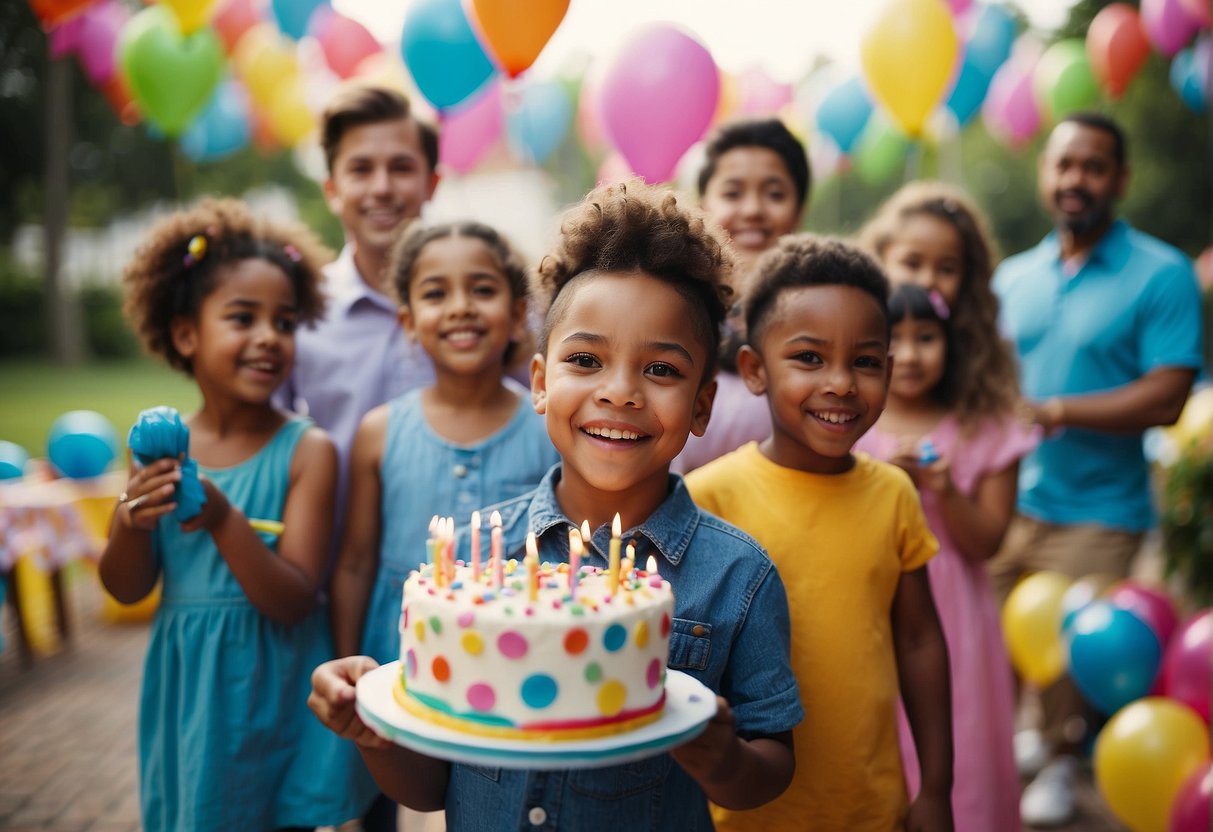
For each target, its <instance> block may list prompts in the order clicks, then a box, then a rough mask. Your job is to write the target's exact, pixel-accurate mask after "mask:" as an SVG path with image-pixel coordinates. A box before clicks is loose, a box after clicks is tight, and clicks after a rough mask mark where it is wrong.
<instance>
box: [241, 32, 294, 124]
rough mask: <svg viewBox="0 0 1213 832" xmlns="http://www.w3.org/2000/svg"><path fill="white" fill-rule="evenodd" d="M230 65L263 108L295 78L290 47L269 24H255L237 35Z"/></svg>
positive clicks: (292, 45) (272, 101) (270, 103)
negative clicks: (238, 37) (237, 39)
mask: <svg viewBox="0 0 1213 832" xmlns="http://www.w3.org/2000/svg"><path fill="white" fill-rule="evenodd" d="M231 63H232V66H233V67H234V68H235V70H236V74H237V75H239V76H240V80H242V81H244V86H245V89H247V90H248V91H249V95H251V96H252V97H253V100H254V101H256V102H257V103H258V104H260V105H261V106H262V107H263V108H266V109H268V108H269V107H271V106H272V105H273V104H274V100H275V99H276V98H277V97H278V96H279V95H280V94H281V93H282V91H283V90H284V89H287V88H288V87H289V85H291V84H294V83H296V81H297V80H298V78H299V60H298V59H297V58H296V57H295V47H294V44H293V43H292V42H291V41H289V40H287V39H286V38H285V37H283V36H282V35H281V34H279V32H278V29H277V27H275V26H274V24H272V23H258V24H257V25H256V26H253V27H252V28H251V29H249V30H248V31H247V32H245V33H244V34H243V35H241V36H240V41H239V42H238V43H237V44H236V48H235V49H234V50H233V51H232V58H231Z"/></svg>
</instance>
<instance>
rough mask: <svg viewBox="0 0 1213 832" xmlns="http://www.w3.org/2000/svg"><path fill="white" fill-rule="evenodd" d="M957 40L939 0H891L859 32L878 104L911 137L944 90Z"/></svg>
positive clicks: (918, 131)
mask: <svg viewBox="0 0 1213 832" xmlns="http://www.w3.org/2000/svg"><path fill="white" fill-rule="evenodd" d="M958 49H959V41H958V40H957V38H956V29H955V28H954V26H953V24H952V14H951V12H950V11H949V9H948V6H947V5H946V4H945V3H944V2H943V0H890V2H889V3H888V4H887V5H886V6H885V8H884V11H883V12H882V13H881V14H880V16H879V17H878V18H877V20H876V22H875V23H874V24H873V25H872V27H871V28H870V29H868V31H867V32H866V33H865V34H864V37H863V42H862V44H861V47H860V59H861V62H862V64H863V74H864V78H865V79H867V82H868V88H869V89H870V90H871V91H872V94H873V95H874V96H875V97H876V100H877V101H878V102H880V104H881V106H883V107H884V109H885V110H886V111H887V112H888V113H889V115H890V116H892V118H893V120H894V121H896V122H897V124H898V125H899V126H900V127H901V129H902V130H903V131H904V132H906V133H908V134H909V135H910V136H912V137H917V136H919V135H920V134H921V133H922V128H923V125H924V124H926V121H927V117H928V116H929V115H930V114H931V111H932V110H933V109H934V108H935V105H937V104H938V103H939V101H940V99H941V98H942V97H943V94H944V92H946V91H947V87H948V82H949V81H950V80H951V79H952V72H953V70H954V69H955V65H956V54H957V50H958Z"/></svg>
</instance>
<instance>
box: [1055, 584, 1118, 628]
mask: <svg viewBox="0 0 1213 832" xmlns="http://www.w3.org/2000/svg"><path fill="white" fill-rule="evenodd" d="M1117 580H1118V579H1117V577H1116V576H1115V575H1104V574H1101V573H1098V572H1097V573H1094V574H1091V575H1084V576H1083V577H1081V578H1078V579H1076V580H1075V581H1074V583H1072V584H1070V588H1069V589H1067V590H1066V592H1065V594H1064V595H1062V596H1061V629H1062V632H1063V633H1065V632H1066V631H1067V630H1069V629H1070V625H1071V624H1072V623H1073V622H1074V619H1075V617H1076V616H1077V615H1078V614H1079V613H1080V612H1082V611H1083V610H1084V609H1086V607H1087V605H1088V604H1090V603H1091V602H1092V601H1095V600H1097V599H1099V598H1102V597H1103V596H1104V595H1105V594H1106V593H1107V590H1108V588H1109V587H1111V586H1112V585H1113V584H1115V583H1116V582H1117Z"/></svg>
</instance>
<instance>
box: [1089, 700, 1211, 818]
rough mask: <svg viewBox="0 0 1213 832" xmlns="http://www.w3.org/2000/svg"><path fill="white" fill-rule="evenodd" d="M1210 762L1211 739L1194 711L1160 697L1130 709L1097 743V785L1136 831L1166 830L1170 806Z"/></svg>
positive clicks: (1112, 721)
mask: <svg viewBox="0 0 1213 832" xmlns="http://www.w3.org/2000/svg"><path fill="white" fill-rule="evenodd" d="M1208 759H1209V738H1208V735H1207V734H1206V729H1205V726H1204V725H1203V724H1202V723H1201V721H1200V717H1198V716H1197V715H1196V714H1194V713H1193V712H1192V709H1191V708H1188V707H1187V706H1185V705H1181V704H1179V703H1178V702H1172V701H1170V700H1168V699H1162V698H1159V697H1153V696H1152V697H1148V698H1146V699H1141V700H1139V701H1137V702H1134V703H1132V704H1130V705H1127V706H1126V707H1125V708H1124V709H1123V710H1122V711H1120V712H1119V713H1117V714H1116V715H1115V716H1113V717H1112V718H1111V719H1110V720H1108V724H1107V725H1105V726H1104V727H1103V730H1102V731H1100V732H1099V736H1098V737H1097V738H1096V740H1095V754H1094V763H1095V784H1096V786H1097V787H1098V789H1099V792H1100V794H1101V795H1103V798H1104V800H1105V801H1106V802H1107V804H1108V807H1109V808H1110V809H1111V810H1112V812H1113V813H1114V814H1115V815H1116V816H1117V817H1118V818H1120V820H1121V821H1123V822H1124V823H1125V825H1127V826H1128V827H1129V828H1130V829H1133V830H1134V832H1166V829H1167V819H1168V817H1169V814H1170V810H1171V804H1172V803H1173V802H1174V800H1175V797H1176V795H1177V794H1179V790H1180V788H1181V787H1182V786H1183V785H1184V782H1185V781H1186V780H1187V778H1188V777H1189V776H1191V774H1192V773H1193V772H1194V771H1198V770H1199V769H1200V768H1201V766H1202V764H1204V763H1206V762H1207V761H1208Z"/></svg>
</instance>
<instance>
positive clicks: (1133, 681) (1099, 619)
mask: <svg viewBox="0 0 1213 832" xmlns="http://www.w3.org/2000/svg"><path fill="white" fill-rule="evenodd" d="M1067 635H1068V636H1069V641H1070V645H1069V647H1070V677H1071V678H1072V679H1073V680H1074V684H1075V685H1077V686H1078V689H1079V690H1080V691H1082V694H1083V696H1085V697H1086V699H1087V701H1088V702H1090V703H1091V704H1092V705H1094V706H1095V707H1096V708H1097V709H1098V710H1100V711H1101V712H1103V713H1105V714H1113V713H1115V712H1116V711H1118V710H1120V709H1121V708H1123V707H1124V706H1125V705H1127V704H1129V703H1130V702H1132V701H1133V700H1135V699H1140V698H1141V697H1143V696H1145V695H1146V694H1147V693H1149V692H1150V688H1151V687H1152V686H1153V684H1154V677H1155V676H1156V675H1158V667H1159V664H1160V662H1161V661H1162V647H1161V645H1159V643H1158V636H1156V635H1154V631H1153V630H1151V629H1150V627H1149V625H1147V624H1146V623H1145V622H1144V621H1142V620H1141V619H1140V618H1138V617H1137V616H1135V615H1134V614H1133V613H1131V612H1129V611H1128V610H1126V609H1121V608H1120V607H1116V606H1114V605H1113V604H1112V603H1111V602H1110V601H1103V600H1100V601H1092V602H1091V603H1090V604H1088V605H1087V606H1085V607H1083V609H1082V611H1081V612H1079V613H1078V615H1076V616H1074V619H1073V621H1071V622H1070V627H1069V629H1068V631H1067Z"/></svg>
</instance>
